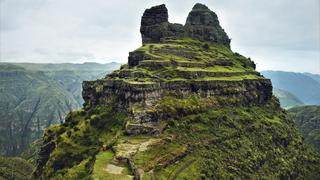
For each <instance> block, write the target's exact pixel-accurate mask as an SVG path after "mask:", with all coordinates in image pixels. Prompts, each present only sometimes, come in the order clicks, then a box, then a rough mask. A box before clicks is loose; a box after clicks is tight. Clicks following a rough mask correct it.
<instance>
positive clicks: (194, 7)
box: [192, 3, 210, 10]
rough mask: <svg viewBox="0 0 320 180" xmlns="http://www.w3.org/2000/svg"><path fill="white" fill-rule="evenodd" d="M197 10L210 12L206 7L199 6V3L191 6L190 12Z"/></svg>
mask: <svg viewBox="0 0 320 180" xmlns="http://www.w3.org/2000/svg"><path fill="white" fill-rule="evenodd" d="M196 9H197V10H199V9H201V10H210V9H209V8H208V7H207V6H206V5H204V4H201V3H196V4H195V5H194V6H193V8H192V10H196Z"/></svg>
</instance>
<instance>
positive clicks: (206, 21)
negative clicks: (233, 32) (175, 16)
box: [184, 3, 230, 47]
mask: <svg viewBox="0 0 320 180" xmlns="http://www.w3.org/2000/svg"><path fill="white" fill-rule="evenodd" d="M184 28H185V31H186V32H185V33H186V36H187V37H192V38H195V39H199V40H202V41H209V42H212V43H217V44H223V45H225V46H227V47H230V39H229V37H228V35H227V33H225V32H224V30H223V29H222V27H221V26H220V23H219V20H218V17H217V15H216V14H215V13H214V12H212V11H211V10H210V9H209V8H208V7H207V6H205V5H202V4H199V3H198V4H196V5H195V6H194V7H193V8H192V11H191V12H190V13H189V15H188V18H187V21H186V24H185V27H184Z"/></svg>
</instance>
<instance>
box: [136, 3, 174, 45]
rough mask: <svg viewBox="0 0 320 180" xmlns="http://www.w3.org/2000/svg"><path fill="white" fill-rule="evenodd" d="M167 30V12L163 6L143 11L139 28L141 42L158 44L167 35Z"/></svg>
mask: <svg viewBox="0 0 320 180" xmlns="http://www.w3.org/2000/svg"><path fill="white" fill-rule="evenodd" d="M168 28H169V22H168V10H167V8H166V6H165V5H164V4H162V5H159V6H154V7H152V8H150V9H147V10H145V12H144V13H143V16H142V18H141V27H140V32H141V35H142V42H143V43H156V42H159V41H160V39H161V38H163V37H165V36H166V35H167V31H168Z"/></svg>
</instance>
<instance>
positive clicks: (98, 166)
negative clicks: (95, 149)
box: [92, 151, 130, 180]
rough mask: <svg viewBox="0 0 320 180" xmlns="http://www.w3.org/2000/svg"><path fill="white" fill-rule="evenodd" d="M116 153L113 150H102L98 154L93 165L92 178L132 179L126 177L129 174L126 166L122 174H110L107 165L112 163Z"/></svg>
mask: <svg viewBox="0 0 320 180" xmlns="http://www.w3.org/2000/svg"><path fill="white" fill-rule="evenodd" d="M114 157H115V155H114V153H113V152H111V151H104V152H100V153H99V154H97V155H96V161H95V164H94V167H93V172H92V178H93V179H97V180H99V179H130V178H129V177H126V175H127V174H129V169H128V167H126V166H125V167H124V170H122V174H121V175H118V174H110V173H108V172H107V171H106V168H107V165H108V164H110V163H112V161H113V159H114Z"/></svg>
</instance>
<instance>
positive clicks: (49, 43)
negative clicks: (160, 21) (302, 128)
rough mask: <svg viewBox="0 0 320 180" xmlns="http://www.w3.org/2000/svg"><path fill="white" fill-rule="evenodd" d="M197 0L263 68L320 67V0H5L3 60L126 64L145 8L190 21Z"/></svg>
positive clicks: (0, 23) (1, 1) (0, 32)
mask: <svg viewBox="0 0 320 180" xmlns="http://www.w3.org/2000/svg"><path fill="white" fill-rule="evenodd" d="M196 2H201V3H204V4H206V5H207V6H208V7H209V8H210V9H211V10H213V11H214V12H216V13H217V15H218V17H219V20H220V23H221V25H222V27H223V28H224V29H225V31H226V32H227V34H228V35H229V37H230V38H232V42H231V48H232V50H233V51H236V52H239V53H241V54H243V55H244V56H247V57H251V59H253V60H254V61H255V62H256V63H257V66H258V70H266V69H272V70H284V71H299V72H312V73H320V3H319V2H320V1H319V0H301V1H293V0H259V1H257V0H210V1H207V0H202V1H193V0H167V1H164V0H155V1H152V0H115V1H112V0H0V62H36V63H47V62H50V63H62V62H73V63H80V62H89V61H90V62H100V63H106V62H111V61H116V62H120V63H126V62H127V56H128V52H129V51H132V50H134V49H136V48H138V47H139V46H140V45H141V38H140V33H139V26H140V19H141V16H142V13H143V11H144V10H145V9H146V8H149V7H151V6H154V5H158V4H162V3H165V4H166V5H167V8H168V10H169V21H170V22H176V23H182V24H184V23H185V19H186V17H187V15H188V12H189V11H190V10H191V8H192V6H193V5H194V4H195V3H196Z"/></svg>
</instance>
